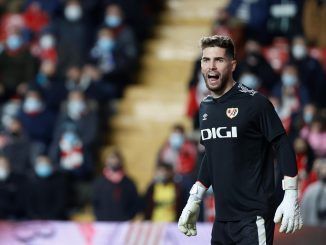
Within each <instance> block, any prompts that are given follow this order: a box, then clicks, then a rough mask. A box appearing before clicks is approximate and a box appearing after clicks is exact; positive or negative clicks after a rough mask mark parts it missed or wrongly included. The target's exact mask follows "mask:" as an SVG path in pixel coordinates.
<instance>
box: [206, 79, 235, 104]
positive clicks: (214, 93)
mask: <svg viewBox="0 0 326 245" xmlns="http://www.w3.org/2000/svg"><path fill="white" fill-rule="evenodd" d="M234 84H235V81H234V80H233V79H230V80H229V81H228V82H227V83H226V85H225V87H224V88H223V89H222V90H220V91H211V93H212V96H213V98H215V99H217V98H219V97H221V96H223V95H224V94H226V93H227V92H228V91H229V90H230V89H231V88H232V87H233V86H234Z"/></svg>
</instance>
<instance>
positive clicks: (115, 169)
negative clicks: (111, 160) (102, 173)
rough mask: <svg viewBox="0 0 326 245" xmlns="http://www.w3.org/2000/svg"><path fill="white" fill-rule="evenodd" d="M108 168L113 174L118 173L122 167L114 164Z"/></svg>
mask: <svg viewBox="0 0 326 245" xmlns="http://www.w3.org/2000/svg"><path fill="white" fill-rule="evenodd" d="M108 168H109V169H110V170H112V171H113V172H118V171H120V170H122V166H121V165H120V164H115V165H110V164H109V165H108Z"/></svg>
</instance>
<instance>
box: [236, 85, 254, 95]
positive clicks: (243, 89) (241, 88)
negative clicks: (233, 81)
mask: <svg viewBox="0 0 326 245" xmlns="http://www.w3.org/2000/svg"><path fill="white" fill-rule="evenodd" d="M238 88H239V89H240V90H239V91H240V92H242V93H248V94H250V95H251V96H254V95H255V94H256V93H257V91H256V90H253V89H250V88H247V87H245V86H243V84H242V83H239V84H238Z"/></svg>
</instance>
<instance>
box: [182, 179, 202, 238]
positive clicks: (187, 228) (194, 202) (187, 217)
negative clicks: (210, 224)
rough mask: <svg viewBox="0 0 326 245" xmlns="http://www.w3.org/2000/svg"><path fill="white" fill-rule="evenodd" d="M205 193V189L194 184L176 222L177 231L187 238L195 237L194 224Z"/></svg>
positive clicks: (200, 185)
mask: <svg viewBox="0 0 326 245" xmlns="http://www.w3.org/2000/svg"><path fill="white" fill-rule="evenodd" d="M205 192H206V188H205V187H204V186H203V185H202V184H200V183H199V182H196V183H195V184H194V185H193V186H192V188H191V190H190V196H189V199H188V201H187V204H186V206H185V207H184V209H183V210H182V213H181V216H180V218H179V222H178V228H179V230H180V231H181V232H182V233H184V234H185V235H187V236H196V235H197V229H196V222H197V218H198V215H199V211H200V202H201V201H202V199H203V196H204V194H205Z"/></svg>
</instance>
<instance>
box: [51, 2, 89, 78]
mask: <svg viewBox="0 0 326 245" xmlns="http://www.w3.org/2000/svg"><path fill="white" fill-rule="evenodd" d="M54 32H55V33H56V34H57V37H58V45H57V50H58V62H59V63H58V72H59V74H60V75H63V74H65V72H66V70H67V68H68V67H70V66H73V65H78V66H80V65H82V64H83V62H84V60H85V58H86V55H87V50H88V49H87V43H88V38H89V37H88V35H87V25H86V23H85V22H84V20H83V9H82V6H81V4H80V2H79V1H78V0H68V1H66V2H65V7H64V16H63V18H60V19H59V20H58V21H56V22H55V23H54Z"/></svg>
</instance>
